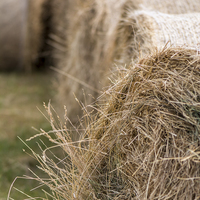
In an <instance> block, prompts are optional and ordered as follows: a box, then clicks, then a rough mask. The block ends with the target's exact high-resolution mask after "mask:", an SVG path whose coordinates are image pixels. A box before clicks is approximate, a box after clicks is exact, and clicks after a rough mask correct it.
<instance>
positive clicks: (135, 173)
mask: <svg viewBox="0 0 200 200" xmlns="http://www.w3.org/2000/svg"><path fill="white" fill-rule="evenodd" d="M128 71H129V72H128V73H126V74H123V73H122V78H120V79H119V80H118V81H117V82H116V84H115V85H114V86H113V87H111V88H110V90H108V91H107V93H108V94H110V100H109V101H108V102H107V103H106V105H105V106H103V108H102V109H100V110H101V113H100V117H99V119H98V120H97V122H96V125H94V127H92V128H91V129H90V130H89V131H91V133H90V136H91V139H93V140H96V141H95V142H91V143H90V150H91V151H94V152H95V153H94V155H93V157H92V158H91V157H90V158H91V160H92V164H91V166H89V167H90V173H91V174H92V175H91V174H90V177H93V178H94V182H95V184H94V187H97V186H98V187H99V189H100V190H101V192H102V193H101V194H100V195H97V196H98V197H99V198H100V199H101V198H102V199H106V197H107V196H109V197H110V198H111V199H124V198H125V199H191V200H192V199H195V198H198V197H199V195H200V188H199V183H200V180H199V177H200V168H199V167H200V164H199V160H198V152H199V148H200V145H199V144H200V136H199V130H200V129H199V128H200V126H199V122H200V115H199V111H200V105H199V102H200V85H199V79H200V56H199V55H198V52H197V51H191V50H184V49H170V50H163V51H161V52H159V53H157V54H155V55H153V56H151V57H149V58H145V59H143V60H141V61H140V62H139V63H138V64H136V65H134V66H131V67H130V69H129V70H128ZM97 155H98V156H97ZM89 167H88V168H89ZM97 169H98V170H97ZM93 172H94V173H93ZM109 183H110V184H109ZM119 184H120V185H119Z"/></svg>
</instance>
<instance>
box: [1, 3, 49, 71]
mask: <svg viewBox="0 0 200 200" xmlns="http://www.w3.org/2000/svg"><path fill="white" fill-rule="evenodd" d="M44 1H45V0H30V1H27V0H1V3H0V11H1V20H0V28H1V32H0V46H1V51H0V65H1V66H0V69H1V70H25V71H31V70H32V68H33V66H34V65H35V63H36V62H37V60H38V56H39V55H38V53H39V51H40V48H41V43H42V39H43V38H42V34H43V25H42V19H41V15H42V10H43V3H44Z"/></svg>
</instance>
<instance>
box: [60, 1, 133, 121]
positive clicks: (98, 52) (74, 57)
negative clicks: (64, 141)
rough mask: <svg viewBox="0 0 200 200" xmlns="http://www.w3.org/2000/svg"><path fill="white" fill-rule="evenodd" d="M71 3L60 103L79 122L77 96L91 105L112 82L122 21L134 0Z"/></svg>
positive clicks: (79, 111)
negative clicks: (118, 30) (119, 26)
mask: <svg viewBox="0 0 200 200" xmlns="http://www.w3.org/2000/svg"><path fill="white" fill-rule="evenodd" d="M68 5H69V9H68V12H67V21H68V30H67V54H66V56H65V58H64V59H63V62H62V63H61V64H60V65H59V66H58V67H59V69H61V71H63V72H64V73H65V74H68V76H66V75H62V74H61V75H60V76H59V81H58V86H57V88H58V95H57V96H58V98H57V99H58V100H57V102H58V104H59V105H66V106H67V110H68V115H69V117H70V119H71V120H72V121H77V115H81V113H82V111H81V108H80V106H79V105H78V103H76V102H75V101H74V99H75V98H74V96H76V97H77V99H78V100H79V101H80V102H82V103H84V104H90V103H91V102H93V101H95V100H96V97H97V96H99V91H100V90H101V89H102V88H103V87H104V86H106V85H107V83H108V82H109V81H108V79H107V74H109V73H110V69H111V68H112V66H113V61H115V59H116V58H117V57H118V54H119V52H120V51H119V48H118V45H119V43H117V41H116V38H117V37H116V34H117V28H118V24H119V23H120V20H121V15H122V14H123V13H124V12H125V10H126V9H127V7H128V6H130V5H132V1H130V0H120V1H117V2H116V1H114V0H103V1H97V0H87V1H84V2H83V1H80V0H75V1H69V4H68ZM69 77H71V78H69ZM72 77H74V78H72ZM77 80H78V81H77ZM88 85H89V87H88ZM83 91H84V92H83ZM84 94H85V95H84ZM88 94H90V96H88ZM62 109H63V108H62Z"/></svg>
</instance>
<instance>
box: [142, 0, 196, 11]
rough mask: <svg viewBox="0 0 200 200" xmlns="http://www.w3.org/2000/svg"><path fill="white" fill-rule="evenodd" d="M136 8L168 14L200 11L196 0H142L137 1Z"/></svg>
mask: <svg viewBox="0 0 200 200" xmlns="http://www.w3.org/2000/svg"><path fill="white" fill-rule="evenodd" d="M138 8H140V9H144V10H154V11H159V12H163V13H168V14H183V13H194V12H200V2H199V1H198V0H191V1H190V0H177V1H173V0H168V1H163V0H150V1H149V0H142V1H139V5H138Z"/></svg>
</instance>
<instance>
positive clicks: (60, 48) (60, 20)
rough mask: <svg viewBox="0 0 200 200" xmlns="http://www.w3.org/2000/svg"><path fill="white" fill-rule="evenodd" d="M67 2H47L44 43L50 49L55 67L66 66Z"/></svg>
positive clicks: (67, 0) (55, 0) (59, 0)
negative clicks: (46, 28) (47, 25)
mask: <svg viewBox="0 0 200 200" xmlns="http://www.w3.org/2000/svg"><path fill="white" fill-rule="evenodd" d="M69 1H70V0H52V1H49V2H48V6H49V8H48V9H49V13H50V16H49V18H50V19H49V27H48V35H47V38H46V42H47V43H48V45H49V46H50V47H51V57H52V58H51V59H52V60H51V61H52V63H53V66H55V67H60V66H63V65H65V64H66V63H65V62H66V54H67V35H68V34H67V31H68V19H67V13H68V12H69V10H68V9H69ZM71 20H72V19H71Z"/></svg>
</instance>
